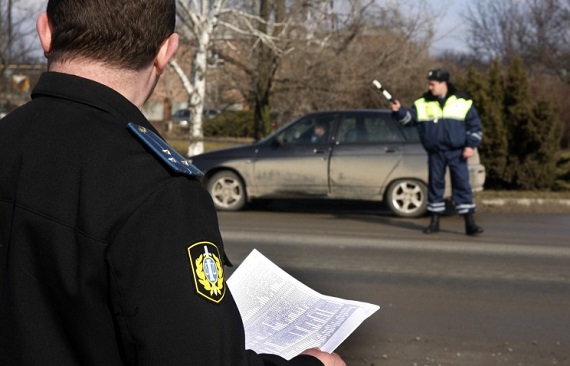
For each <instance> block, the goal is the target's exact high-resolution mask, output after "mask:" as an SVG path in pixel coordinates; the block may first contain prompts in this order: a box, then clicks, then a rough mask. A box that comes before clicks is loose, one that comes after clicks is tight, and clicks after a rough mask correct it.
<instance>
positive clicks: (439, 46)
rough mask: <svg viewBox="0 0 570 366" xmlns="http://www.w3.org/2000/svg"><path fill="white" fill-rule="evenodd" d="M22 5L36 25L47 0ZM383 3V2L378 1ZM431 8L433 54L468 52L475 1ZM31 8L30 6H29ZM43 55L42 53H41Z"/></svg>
mask: <svg viewBox="0 0 570 366" xmlns="http://www.w3.org/2000/svg"><path fill="white" fill-rule="evenodd" d="M21 1H22V3H28V4H32V7H33V8H35V9H34V10H37V13H35V14H33V15H32V16H30V17H29V19H30V20H32V19H33V22H34V24H35V19H36V17H37V14H39V12H41V11H43V10H44V9H45V6H46V4H47V0H41V1H38V0H21ZM376 1H382V0H376ZM427 2H428V3H429V5H430V6H431V8H432V9H433V10H434V12H435V14H436V16H438V18H439V19H438V20H439V21H438V23H437V24H436V26H437V28H436V37H435V42H434V44H433V46H432V48H431V53H432V54H433V55H437V54H439V53H442V52H443V51H446V50H453V51H458V52H462V51H467V45H466V40H467V37H466V32H467V30H466V27H465V21H464V20H463V18H462V14H464V13H465V12H466V11H467V7H468V5H469V3H472V2H473V0H470V1H467V0H427ZM28 8H29V5H28ZM33 38H34V39H33V40H32V42H34V45H36V47H37V48H38V50H39V49H40V46H39V42H38V41H37V40H36V39H37V37H36V36H35V35H34V37H33ZM40 53H41V52H40Z"/></svg>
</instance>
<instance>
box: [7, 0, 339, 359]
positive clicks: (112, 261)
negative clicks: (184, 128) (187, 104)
mask: <svg viewBox="0 0 570 366" xmlns="http://www.w3.org/2000/svg"><path fill="white" fill-rule="evenodd" d="M175 19H176V7H175V0H81V1H80V0H49V1H48V5H47V13H46V14H42V15H40V17H39V18H38V21H37V30H38V33H39V36H40V42H41V45H42V48H43V50H44V53H45V54H46V56H47V57H48V70H49V71H48V72H46V73H44V74H42V75H41V78H40V80H39V82H38V84H37V86H36V87H35V88H34V90H33V92H32V101H30V102H29V103H27V104H26V105H24V106H22V107H20V108H19V109H17V110H16V111H14V112H12V113H11V114H10V115H8V116H7V117H5V118H4V119H2V120H1V121H0V365H2V366H19V365H26V366H27V365H91V366H96V365H105V366H125V365H164V366H167V365H208V366H214V365H218V366H228V365H239V366H246V365H256V366H262V365H273V366H277V365H282V366H285V365H297V366H301V365H304V366H319V365H320V366H322V365H326V366H344V365H345V364H344V362H343V361H342V359H341V358H340V357H339V356H338V355H336V354H328V353H325V352H321V351H319V350H316V349H311V350H307V351H305V352H304V354H302V355H299V356H297V357H294V358H292V359H291V360H289V361H288V360H285V359H283V358H281V357H278V356H276V355H261V354H257V353H255V352H253V351H251V350H246V349H245V339H244V337H245V336H244V329H243V323H242V320H241V317H240V313H239V311H238V308H237V306H236V303H235V301H234V300H233V298H232V294H231V291H230V290H229V289H228V288H227V286H226V275H225V271H224V265H228V264H229V262H228V260H227V258H226V255H225V249H224V245H223V242H222V237H221V235H220V231H219V228H218V224H217V217H216V212H215V210H214V207H213V203H212V199H211V197H210V196H209V194H208V193H207V192H206V190H205V189H204V188H203V187H202V186H201V184H200V181H199V177H200V174H201V173H200V171H199V170H198V169H196V168H195V167H193V166H192V165H191V164H190V163H189V162H188V161H187V160H186V159H184V158H183V157H182V156H180V155H179V154H177V153H176V152H175V151H174V149H172V148H170V147H169V146H168V145H167V144H166V143H165V142H164V141H163V140H162V138H161V137H160V136H159V135H158V133H157V131H156V130H155V129H154V128H153V126H152V125H151V124H150V123H149V122H148V120H147V119H146V118H145V117H144V115H143V114H142V113H141V111H140V109H141V108H142V106H143V104H144V103H145V102H146V100H147V99H148V97H149V96H150V94H151V93H152V90H153V89H154V87H155V85H156V83H157V81H158V78H159V76H160V75H161V73H162V72H163V71H164V69H165V67H166V66H167V64H168V61H169V60H170V58H171V57H172V55H173V53H174V52H175V50H176V48H177V46H178V36H177V35H176V34H175V33H174V27H175Z"/></svg>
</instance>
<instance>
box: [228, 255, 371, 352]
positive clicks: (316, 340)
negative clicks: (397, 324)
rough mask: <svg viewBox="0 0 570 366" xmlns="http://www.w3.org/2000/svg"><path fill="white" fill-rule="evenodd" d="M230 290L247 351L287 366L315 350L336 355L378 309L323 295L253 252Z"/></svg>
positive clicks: (233, 277)
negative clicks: (287, 362) (278, 358)
mask: <svg viewBox="0 0 570 366" xmlns="http://www.w3.org/2000/svg"><path fill="white" fill-rule="evenodd" d="M227 284H228V286H229V288H230V290H231V292H232V295H233V297H234V298H235V301H236V303H237V306H238V308H239V311H240V314H241V317H242V320H243V324H244V328H245V345H246V348H247V349H252V350H254V351H256V352H257V353H271V354H276V355H279V356H281V357H283V358H285V359H287V360H290V359H291V358H293V357H295V356H297V355H298V354H299V353H301V352H303V351H304V350H306V349H308V348H313V347H319V348H320V349H321V350H322V351H325V352H329V353H330V352H332V351H334V350H335V349H336V348H337V347H338V346H339V345H340V344H341V343H342V342H343V341H344V340H345V339H346V338H347V337H348V336H349V335H350V334H351V333H352V332H353V331H354V330H355V329H356V328H357V327H358V326H359V325H360V324H361V323H362V322H363V321H364V320H365V319H366V318H368V317H369V316H370V315H372V314H373V313H374V312H376V311H377V310H378V309H379V308H380V307H379V306H378V305H373V304H368V303H364V302H359V301H351V300H345V299H340V298H336V297H331V296H325V295H322V294H320V293H318V292H316V291H315V290H313V289H311V288H309V287H307V286H306V285H304V284H303V283H301V282H299V281H298V280H296V279H295V278H293V277H292V276H290V275H289V274H287V273H286V272H285V271H283V270H282V269H281V268H279V267H277V266H276V265H275V264H274V263H273V262H271V261H270V260H269V259H267V258H266V257H265V256H263V255H262V254H261V253H260V252H258V251H257V250H255V249H254V250H253V251H252V252H251V253H250V254H249V255H248V257H247V258H246V259H245V260H244V261H243V263H242V264H241V265H240V266H239V267H238V268H237V269H236V271H235V272H234V273H233V274H232V276H231V278H230V279H228V281H227Z"/></svg>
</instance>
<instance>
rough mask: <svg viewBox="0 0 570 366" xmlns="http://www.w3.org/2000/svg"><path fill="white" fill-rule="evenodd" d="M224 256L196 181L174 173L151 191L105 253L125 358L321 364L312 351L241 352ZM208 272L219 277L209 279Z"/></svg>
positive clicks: (205, 198)
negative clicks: (287, 356) (288, 356)
mask: <svg viewBox="0 0 570 366" xmlns="http://www.w3.org/2000/svg"><path fill="white" fill-rule="evenodd" d="M224 257H225V255H224V247H223V243H222V238H221V235H220V232H219V228H218V222H217V215H216V212H215V209H214V207H213V203H212V200H211V197H210V196H209V194H208V193H207V192H206V191H205V190H204V189H203V188H202V187H201V185H200V183H199V182H197V181H195V180H192V179H188V178H186V177H177V178H172V179H171V180H169V182H167V183H164V184H163V186H162V187H159V188H157V189H156V190H155V191H154V192H149V196H148V198H147V199H145V200H144V203H143V204H142V205H141V206H140V207H139V208H138V209H137V210H136V212H134V213H133V214H132V215H131V217H130V218H129V220H128V221H127V222H126V223H125V224H124V225H123V226H122V227H121V228H120V230H119V233H118V235H117V237H116V239H115V240H114V241H113V243H112V244H111V245H110V249H109V251H108V254H107V261H108V266H109V278H110V288H111V293H110V303H111V308H112V311H113V316H114V319H115V323H116V329H117V342H118V343H119V345H120V347H121V350H122V353H123V357H124V359H125V363H127V364H143V365H161V366H169V365H177V366H178V365H208V366H215V365H220V366H222V365H223V366H229V365H240V366H245V365H256V366H262V365H275V366H281V365H283V366H285V365H296V366H322V364H321V362H320V361H319V360H318V359H316V358H314V357H311V356H299V357H296V358H294V359H292V360H291V361H286V360H284V359H283V358H280V357H278V356H274V355H258V354H256V353H255V352H252V351H246V350H245V336H244V330H243V323H242V320H241V317H240V314H239V312H238V309H237V306H236V304H235V301H234V300H233V297H232V295H231V292H230V291H229V290H228V289H227V287H226V283H225V281H226V280H227V278H225V274H224V270H223V263H222V262H223V258H224ZM205 258H210V259H209V260H210V263H209V265H210V267H206V266H205V264H204V263H205V261H206V259H205ZM200 266H202V267H200ZM216 268H217V270H216ZM203 269H206V272H207V271H208V270H211V271H212V272H211V273H208V275H206V274H205V271H204V270H203ZM211 276H217V280H215V281H214V282H210V283H209V282H208V280H210V279H211Z"/></svg>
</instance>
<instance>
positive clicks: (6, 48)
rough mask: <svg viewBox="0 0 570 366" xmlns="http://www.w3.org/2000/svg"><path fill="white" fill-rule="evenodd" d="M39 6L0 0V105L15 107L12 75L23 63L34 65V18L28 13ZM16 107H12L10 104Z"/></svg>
mask: <svg viewBox="0 0 570 366" xmlns="http://www.w3.org/2000/svg"><path fill="white" fill-rule="evenodd" d="M39 5H41V4H38V3H34V2H31V1H25V0H0V99H1V100H0V102H2V103H10V104H17V102H18V101H17V100H15V96H16V95H17V90H13V88H12V83H13V79H14V78H20V77H22V78H23V77H24V76H19V75H12V74H13V73H14V72H15V71H17V70H18V69H21V68H22V67H23V66H22V64H31V63H36V62H37V52H35V51H37V50H35V49H34V43H33V42H32V39H33V38H32V37H33V35H34V34H35V22H34V21H33V20H34V19H31V20H30V17H29V14H38V13H39V9H38V7H39ZM13 106H15V105H13Z"/></svg>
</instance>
